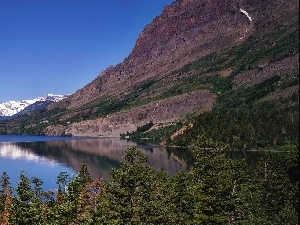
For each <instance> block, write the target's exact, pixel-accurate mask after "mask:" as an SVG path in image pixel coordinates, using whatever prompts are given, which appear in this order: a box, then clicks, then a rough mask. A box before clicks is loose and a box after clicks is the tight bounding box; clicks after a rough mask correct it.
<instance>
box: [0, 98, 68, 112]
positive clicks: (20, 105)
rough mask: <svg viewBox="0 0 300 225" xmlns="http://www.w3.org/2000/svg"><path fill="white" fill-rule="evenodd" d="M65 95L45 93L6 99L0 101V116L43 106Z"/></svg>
mask: <svg viewBox="0 0 300 225" xmlns="http://www.w3.org/2000/svg"><path fill="white" fill-rule="evenodd" d="M66 97H67V96H66V95H53V94H47V95H44V96H42V97H38V98H34V99H31V100H20V101H8V102H4V103H0V117H2V118H9V117H12V116H16V115H19V114H23V113H26V112H30V111H34V110H37V109H41V108H45V107H46V106H48V105H50V104H51V103H53V102H58V101H60V100H62V99H64V98H66Z"/></svg>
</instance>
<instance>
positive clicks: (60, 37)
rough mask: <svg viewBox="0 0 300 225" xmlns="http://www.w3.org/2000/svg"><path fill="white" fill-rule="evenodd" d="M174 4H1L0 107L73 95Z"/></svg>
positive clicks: (102, 0)
mask: <svg viewBox="0 0 300 225" xmlns="http://www.w3.org/2000/svg"><path fill="white" fill-rule="evenodd" d="M174 1H175V0H0V102H6V101H9V100H21V99H32V98H35V97H39V96H42V95H44V94H48V93H51V94H72V93H74V92H75V91H76V90H78V89H80V88H82V87H83V86H85V85H86V84H88V83H89V82H91V81H92V80H93V79H94V78H95V77H96V76H97V75H98V74H99V73H100V72H101V71H102V70H104V69H106V68H107V67H109V66H110V65H116V64H118V63H120V62H122V61H123V60H124V58H125V57H126V56H128V55H129V54H130V52H131V50H132V48H133V47H134V45H135V41H136V39H137V38H138V35H139V33H140V32H141V31H142V30H143V28H144V27H145V26H146V25H147V24H149V23H150V22H151V21H152V20H153V19H154V18H155V17H156V16H158V15H160V14H161V12H162V10H163V8H164V6H166V5H168V4H170V3H172V2H174Z"/></svg>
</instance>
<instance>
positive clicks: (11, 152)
mask: <svg viewBox="0 0 300 225" xmlns="http://www.w3.org/2000/svg"><path fill="white" fill-rule="evenodd" d="M135 145H136V143H134V142H128V141H126V140H120V139H118V138H98V139H79V140H63V141H62V140H60V141H57V140H56V141H38V142H17V143H0V162H2V163H3V161H4V162H5V159H6V164H7V160H10V162H13V161H16V160H17V161H18V164H22V163H23V164H25V163H30V165H31V166H32V167H34V168H35V169H38V170H39V169H41V168H43V169H44V168H45V167H48V170H47V171H49V173H51V171H50V170H49V167H57V166H58V165H59V166H60V167H62V169H65V168H67V169H69V170H71V171H75V172H76V171H78V170H79V169H80V167H81V165H82V163H85V164H86V165H87V167H88V170H89V172H90V174H91V176H92V177H93V178H98V177H104V178H105V179H107V180H108V179H109V172H110V171H111V169H112V168H115V167H118V166H119V162H120V161H121V160H122V157H123V156H124V154H125V150H126V149H127V148H128V147H132V146H135ZM138 149H140V150H141V152H142V153H143V154H144V155H146V156H147V157H148V162H149V163H148V164H149V165H150V166H152V167H155V168H158V169H160V168H164V169H165V170H166V171H167V172H168V173H169V174H170V175H171V176H172V175H174V174H175V173H176V172H178V171H179V170H187V169H188V167H189V165H188V164H189V162H187V161H185V160H184V159H183V158H181V157H180V156H179V155H178V153H176V154H174V153H173V152H170V150H168V151H166V150H165V149H164V148H160V147H153V146H138ZM1 158H2V159H1ZM11 164H12V166H14V165H13V163H11ZM0 165H1V164H0ZM6 167H7V165H6ZM8 167H9V165H8ZM4 169H5V171H6V172H7V173H8V174H10V170H11V168H2V166H0V172H2V171H3V170H4ZM62 171H66V170H62ZM19 172H20V171H19ZM55 172H56V174H55V177H56V176H57V175H58V173H57V170H55ZM60 172H61V171H60ZM47 175H48V172H46V174H45V175H44V176H43V177H39V178H41V179H42V180H45V179H46V178H47Z"/></svg>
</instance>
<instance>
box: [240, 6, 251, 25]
mask: <svg viewBox="0 0 300 225" xmlns="http://www.w3.org/2000/svg"><path fill="white" fill-rule="evenodd" d="M240 12H241V13H243V14H245V15H246V16H247V17H248V19H249V21H250V23H251V22H252V18H251V16H250V14H249V13H248V12H247V11H246V10H244V9H240Z"/></svg>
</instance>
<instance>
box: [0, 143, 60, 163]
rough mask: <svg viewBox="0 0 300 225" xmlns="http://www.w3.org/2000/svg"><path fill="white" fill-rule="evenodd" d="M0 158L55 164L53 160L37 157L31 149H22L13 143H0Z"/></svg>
mask: <svg viewBox="0 0 300 225" xmlns="http://www.w3.org/2000/svg"><path fill="white" fill-rule="evenodd" d="M0 157H3V158H8V159H22V160H26V161H32V162H35V163H42V164H47V165H51V164H52V165H53V164H55V160H54V159H51V158H47V157H41V156H38V155H36V154H35V153H34V151H32V150H31V149H25V148H22V147H20V146H18V145H16V144H14V143H1V144H0Z"/></svg>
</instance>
